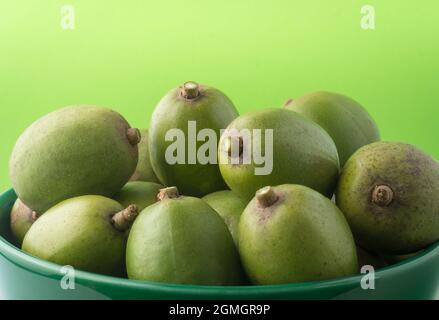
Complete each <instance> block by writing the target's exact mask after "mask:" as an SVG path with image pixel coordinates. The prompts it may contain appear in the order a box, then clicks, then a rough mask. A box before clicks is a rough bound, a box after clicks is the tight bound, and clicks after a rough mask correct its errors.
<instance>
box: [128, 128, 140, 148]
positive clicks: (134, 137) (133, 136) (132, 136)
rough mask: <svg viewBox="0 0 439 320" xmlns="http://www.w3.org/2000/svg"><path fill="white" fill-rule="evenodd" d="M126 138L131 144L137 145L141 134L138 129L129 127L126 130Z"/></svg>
mask: <svg viewBox="0 0 439 320" xmlns="http://www.w3.org/2000/svg"><path fill="white" fill-rule="evenodd" d="M127 138H128V141H129V143H130V144H131V145H132V146H135V145H137V144H138V143H139V142H140V139H141V135H140V131H139V129H136V128H129V129H128V130H127Z"/></svg>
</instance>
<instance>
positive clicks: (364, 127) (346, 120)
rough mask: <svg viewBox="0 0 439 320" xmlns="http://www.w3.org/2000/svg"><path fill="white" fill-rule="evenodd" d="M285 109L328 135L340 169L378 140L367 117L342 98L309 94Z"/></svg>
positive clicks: (363, 111)
mask: <svg viewBox="0 0 439 320" xmlns="http://www.w3.org/2000/svg"><path fill="white" fill-rule="evenodd" d="M290 101H291V102H290ZM285 107H286V108H287V109H289V110H292V111H295V112H298V113H300V114H302V115H303V116H305V117H307V118H308V119H310V120H312V121H314V122H315V123H317V124H318V125H320V126H321V127H322V128H323V129H325V130H326V132H328V133H329V135H330V136H331V138H332V139H333V140H334V142H335V145H336V146H337V150H338V156H339V158H340V166H341V167H343V165H344V164H345V162H346V161H347V160H348V159H349V157H350V156H351V155H352V154H353V153H354V152H355V151H356V150H358V149H359V148H360V147H362V146H364V145H366V144H369V143H372V142H376V141H379V140H380V133H379V130H378V127H377V125H376V123H375V121H374V120H373V119H372V117H371V116H370V114H369V113H368V112H367V111H366V109H364V108H363V107H362V106H361V105H360V104H359V103H358V102H356V101H355V100H353V99H351V98H349V97H346V96H344V95H341V94H337V93H332V92H325V91H319V92H313V93H309V94H306V95H304V96H302V97H300V98H298V99H294V100H289V101H288V102H287V103H286V104H285Z"/></svg>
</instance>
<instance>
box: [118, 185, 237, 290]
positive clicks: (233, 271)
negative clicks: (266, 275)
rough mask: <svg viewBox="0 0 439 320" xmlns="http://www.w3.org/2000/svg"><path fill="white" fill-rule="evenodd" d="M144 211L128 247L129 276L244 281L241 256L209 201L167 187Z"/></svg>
mask: <svg viewBox="0 0 439 320" xmlns="http://www.w3.org/2000/svg"><path fill="white" fill-rule="evenodd" d="M159 199H160V201H159V202H158V203H156V204H153V205H151V206H149V207H147V208H146V209H145V210H143V211H142V212H141V214H140V215H139V217H138V218H137V220H136V221H135V223H134V224H133V227H132V229H131V232H130V235H129V238H128V245H127V255H126V263H127V271H128V277H129V278H130V279H137V280H147V281H157V282H167V283H182V284H203V285H233V284H239V283H241V282H242V278H243V276H242V270H241V266H240V261H239V256H238V253H237V251H236V248H235V245H234V244H233V240H232V237H231V236H230V233H229V231H228V230H227V227H226V225H225V224H224V222H223V221H222V219H221V218H220V216H219V215H218V214H217V213H216V212H215V211H214V210H213V209H212V208H211V207H210V206H209V205H207V204H206V203H205V202H204V201H202V200H201V199H198V198H193V197H184V196H179V195H178V192H177V189H176V188H175V187H171V188H165V189H162V191H161V192H160V194H159Z"/></svg>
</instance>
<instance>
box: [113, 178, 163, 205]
mask: <svg viewBox="0 0 439 320" xmlns="http://www.w3.org/2000/svg"><path fill="white" fill-rule="evenodd" d="M161 188H163V186H162V185H161V184H158V183H154V182H144V181H130V182H128V183H127V184H126V185H125V186H124V187H123V188H122V190H120V191H119V192H118V193H117V194H116V195H115V196H114V197H113V199H114V200H116V201H117V202H119V203H120V204H121V205H122V206H124V207H127V206H129V205H130V204H135V205H136V206H137V208H138V210H139V212H140V211H142V210H143V209H145V208H146V207H147V206H149V205H151V204H153V203H155V202H157V194H158V193H159V191H160V189H161Z"/></svg>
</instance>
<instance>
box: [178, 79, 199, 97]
mask: <svg viewBox="0 0 439 320" xmlns="http://www.w3.org/2000/svg"><path fill="white" fill-rule="evenodd" d="M181 95H182V96H183V98H185V99H188V100H191V99H195V98H196V97H198V96H199V95H200V86H199V85H198V83H196V82H194V81H188V82H185V83H184V84H183V87H182V88H181Z"/></svg>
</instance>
